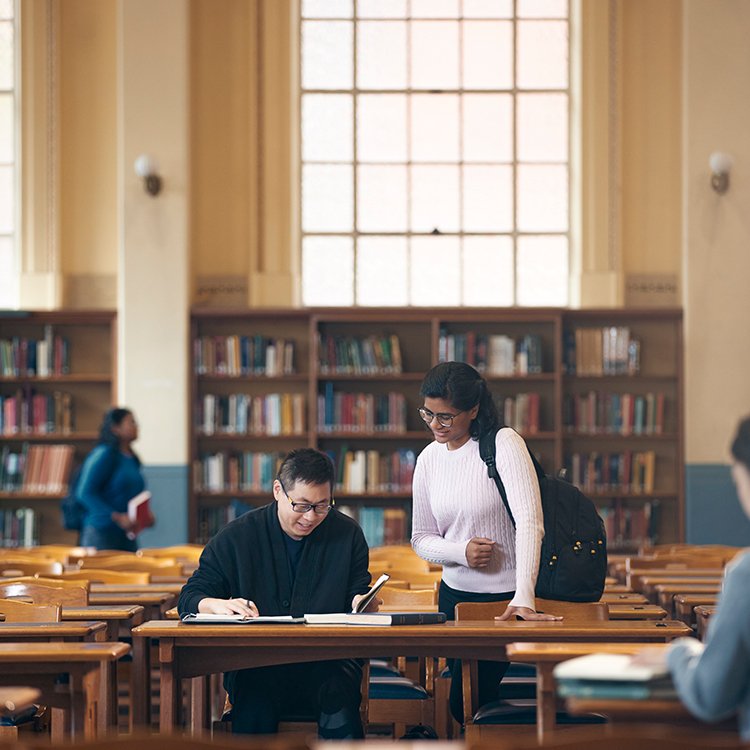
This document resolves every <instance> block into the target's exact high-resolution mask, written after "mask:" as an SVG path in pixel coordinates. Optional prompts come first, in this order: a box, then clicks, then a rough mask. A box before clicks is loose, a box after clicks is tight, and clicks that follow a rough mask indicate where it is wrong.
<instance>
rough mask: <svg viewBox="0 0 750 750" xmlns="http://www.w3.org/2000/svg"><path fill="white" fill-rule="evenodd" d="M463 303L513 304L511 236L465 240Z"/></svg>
mask: <svg viewBox="0 0 750 750" xmlns="http://www.w3.org/2000/svg"><path fill="white" fill-rule="evenodd" d="M463 304H464V305H475V306H476V305H479V306H481V305H486V306H488V307H489V306H495V305H502V306H504V305H512V304H513V239H512V238H511V237H508V236H507V235H505V236H499V237H464V241H463Z"/></svg>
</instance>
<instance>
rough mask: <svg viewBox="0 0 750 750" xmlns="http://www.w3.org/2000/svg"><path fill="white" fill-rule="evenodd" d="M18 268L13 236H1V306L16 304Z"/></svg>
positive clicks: (7, 306) (9, 306) (6, 307)
mask: <svg viewBox="0 0 750 750" xmlns="http://www.w3.org/2000/svg"><path fill="white" fill-rule="evenodd" d="M15 279H16V268H15V262H14V258H13V238H12V237H0V308H5V309H8V308H11V307H14V306H15V304H16V290H15Z"/></svg>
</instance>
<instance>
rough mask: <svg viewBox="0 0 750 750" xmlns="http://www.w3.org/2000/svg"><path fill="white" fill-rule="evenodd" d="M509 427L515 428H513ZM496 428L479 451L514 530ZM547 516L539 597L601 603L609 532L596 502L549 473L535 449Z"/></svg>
mask: <svg viewBox="0 0 750 750" xmlns="http://www.w3.org/2000/svg"><path fill="white" fill-rule="evenodd" d="M508 429H509V428H508ZM497 432H498V430H491V431H490V432H488V433H487V434H486V435H484V436H483V437H482V438H481V439H480V441H479V453H480V455H481V456H482V460H483V461H484V462H485V463H486V464H487V473H488V474H489V476H490V479H494V480H495V484H496V485H497V489H498V490H499V491H500V497H501V498H502V500H503V503H504V504H505V508H506V510H507V511H508V515H509V516H510V520H511V522H512V523H513V528H514V529H515V527H516V522H515V520H514V518H513V514H512V513H511V512H510V506H509V505H508V497H507V495H506V493H505V487H504V486H503V482H502V480H501V479H500V476H499V475H498V473H497V468H496V466H495V435H496V434H497ZM529 455H530V456H531V460H532V461H533V463H534V469H535V470H536V473H537V477H538V478H539V489H540V490H541V495H542V513H543V514H544V539H543V540H542V552H541V556H540V559H539V575H538V576H537V580H536V595H537V596H538V597H540V598H542V599H557V600H560V601H566V602H598V601H599V600H600V599H601V598H602V592H603V591H604V579H605V578H606V575H607V532H606V531H605V529H604V521H602V519H601V516H600V515H599V513H598V512H597V510H596V506H595V505H594V503H593V502H592V501H591V499H590V498H588V497H586V495H584V494H583V493H582V492H581V491H580V490H579V489H578V488H577V487H576V486H574V485H573V484H571V483H570V482H566V481H565V480H564V479H558V478H557V477H553V476H549V475H547V474H545V473H544V469H542V467H541V465H540V464H539V462H538V461H537V460H536V457H535V456H534V454H533V453H531V451H529Z"/></svg>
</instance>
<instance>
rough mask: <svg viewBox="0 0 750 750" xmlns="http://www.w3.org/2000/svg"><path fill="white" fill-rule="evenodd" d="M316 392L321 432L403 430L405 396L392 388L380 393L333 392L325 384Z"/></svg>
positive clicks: (330, 386) (329, 383)
mask: <svg viewBox="0 0 750 750" xmlns="http://www.w3.org/2000/svg"><path fill="white" fill-rule="evenodd" d="M323 387H324V392H323V393H321V394H319V395H318V430H319V431H320V432H368V433H369V432H390V433H396V434H398V433H403V432H406V397H405V396H404V394H403V393H399V392H396V391H391V392H389V393H388V394H382V393H346V392H343V391H334V389H333V383H332V382H331V381H330V380H329V381H327V382H326V383H325V385H324V386H323Z"/></svg>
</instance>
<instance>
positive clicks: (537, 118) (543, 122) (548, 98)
mask: <svg viewBox="0 0 750 750" xmlns="http://www.w3.org/2000/svg"><path fill="white" fill-rule="evenodd" d="M516 117H517V119H518V125H517V127H516V134H517V144H516V154H517V158H518V161H524V162H566V161H567V160H568V95H567V94H518V96H517V98H516Z"/></svg>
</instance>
